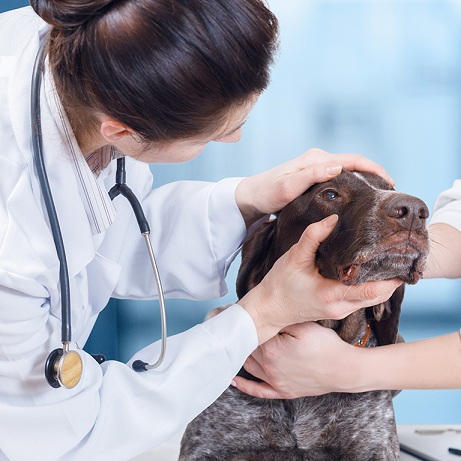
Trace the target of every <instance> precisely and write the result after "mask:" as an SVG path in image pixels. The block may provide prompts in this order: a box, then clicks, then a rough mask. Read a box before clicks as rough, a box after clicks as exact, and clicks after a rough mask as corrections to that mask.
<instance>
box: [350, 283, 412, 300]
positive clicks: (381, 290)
mask: <svg viewBox="0 0 461 461" xmlns="http://www.w3.org/2000/svg"><path fill="white" fill-rule="evenodd" d="M402 283H403V282H402V280H400V279H390V280H379V281H371V282H366V283H362V284H358V285H352V286H350V287H347V288H346V291H345V299H347V300H349V301H360V302H367V303H368V302H370V301H376V302H385V301H387V300H388V299H389V298H390V297H391V296H392V294H393V293H394V291H395V290H396V289H397V288H398V287H399V286H400V285H402Z"/></svg>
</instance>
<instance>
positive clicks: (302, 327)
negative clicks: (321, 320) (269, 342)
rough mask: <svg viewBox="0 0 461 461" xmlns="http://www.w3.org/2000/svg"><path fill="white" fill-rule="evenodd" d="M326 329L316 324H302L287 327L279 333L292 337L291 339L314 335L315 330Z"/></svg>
mask: <svg viewBox="0 0 461 461" xmlns="http://www.w3.org/2000/svg"><path fill="white" fill-rule="evenodd" d="M322 329H326V328H324V327H322V326H321V325H319V324H318V323H316V322H303V323H295V324H293V325H288V326H287V327H285V328H284V329H283V330H282V331H281V332H280V333H281V334H286V335H289V336H292V337H293V338H301V337H303V336H308V335H309V334H315V332H316V331H317V330H322Z"/></svg>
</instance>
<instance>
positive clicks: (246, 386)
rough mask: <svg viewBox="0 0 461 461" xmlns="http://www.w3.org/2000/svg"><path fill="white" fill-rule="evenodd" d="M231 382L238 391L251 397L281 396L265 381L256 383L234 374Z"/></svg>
mask: <svg viewBox="0 0 461 461" xmlns="http://www.w3.org/2000/svg"><path fill="white" fill-rule="evenodd" d="M233 384H234V385H235V387H236V388H237V389H238V390H239V391H242V392H244V393H245V394H248V395H252V396H253V397H258V398H260V399H281V398H282V396H281V395H280V394H279V393H278V392H277V391H276V390H275V389H274V388H273V387H272V386H270V385H269V384H267V383H265V382H262V383H258V382H256V381H250V380H248V379H245V378H242V377H241V376H236V377H235V378H234V382H233Z"/></svg>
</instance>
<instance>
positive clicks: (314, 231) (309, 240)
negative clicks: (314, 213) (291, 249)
mask: <svg viewBox="0 0 461 461" xmlns="http://www.w3.org/2000/svg"><path fill="white" fill-rule="evenodd" d="M338 219H339V218H338V215H337V214H332V215H330V216H328V217H326V218H325V219H322V221H318V222H316V223H313V224H311V225H310V226H308V227H307V228H306V230H305V231H304V232H303V234H302V235H301V238H300V239H299V242H298V243H297V244H296V245H295V246H296V247H297V251H296V252H295V253H296V255H297V258H299V259H301V261H300V262H302V264H303V265H304V264H306V263H307V264H314V263H315V258H316V254H317V250H318V248H319V246H320V244H321V243H322V242H323V241H324V240H326V239H327V237H328V236H329V235H330V234H331V232H332V231H333V229H334V227H335V226H336V224H337V222H338Z"/></svg>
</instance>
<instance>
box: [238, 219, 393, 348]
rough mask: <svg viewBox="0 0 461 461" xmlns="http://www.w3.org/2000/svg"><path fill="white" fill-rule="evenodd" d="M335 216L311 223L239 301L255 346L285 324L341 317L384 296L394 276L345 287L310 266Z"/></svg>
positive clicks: (313, 263) (379, 301) (390, 287)
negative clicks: (252, 324)
mask: <svg viewBox="0 0 461 461" xmlns="http://www.w3.org/2000/svg"><path fill="white" fill-rule="evenodd" d="M337 220H338V217H337V215H332V216H329V217H327V218H325V219H324V220H322V221H320V222H317V223H314V224H311V225H310V226H309V227H307V229H306V230H305V231H304V233H303V234H302V236H301V238H300V239H299V241H298V242H297V243H296V244H295V245H293V247H291V248H290V250H288V251H287V252H286V253H285V254H284V255H283V256H282V257H281V258H280V259H279V260H278V261H276V263H275V264H274V266H273V267H272V269H271V270H270V271H269V272H268V273H267V274H266V276H265V277H264V279H263V280H262V281H261V283H260V284H258V285H257V286H256V287H254V288H253V289H252V290H250V291H249V292H248V293H247V294H246V295H245V296H244V297H243V298H241V299H240V301H239V303H238V304H239V305H241V306H242V307H243V308H244V309H245V310H246V311H247V312H248V313H249V314H250V315H251V317H252V318H253V321H254V322H255V325H256V329H257V332H258V340H259V344H262V343H264V342H266V341H267V340H268V339H270V338H272V337H273V336H275V335H276V334H277V333H278V332H279V331H280V330H282V329H283V328H284V327H286V326H288V325H293V324H297V323H303V322H308V321H317V320H321V319H342V318H344V317H346V316H347V315H349V314H351V313H352V312H354V311H356V310H358V309H361V308H363V307H366V306H370V305H375V304H380V303H382V302H384V301H386V300H387V299H389V298H390V297H391V295H392V293H393V292H394V291H395V289H396V288H397V287H398V286H399V285H401V283H402V282H401V281H400V280H384V281H379V282H367V283H363V284H360V285H353V286H346V285H344V284H342V283H341V282H339V281H337V280H331V279H326V278H325V277H322V276H321V275H320V274H319V272H318V268H317V265H316V253H317V249H318V247H319V245H320V244H321V243H322V242H323V241H324V240H325V239H326V238H327V237H328V235H329V234H330V233H331V231H332V230H333V228H334V227H335V225H336V223H337Z"/></svg>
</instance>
